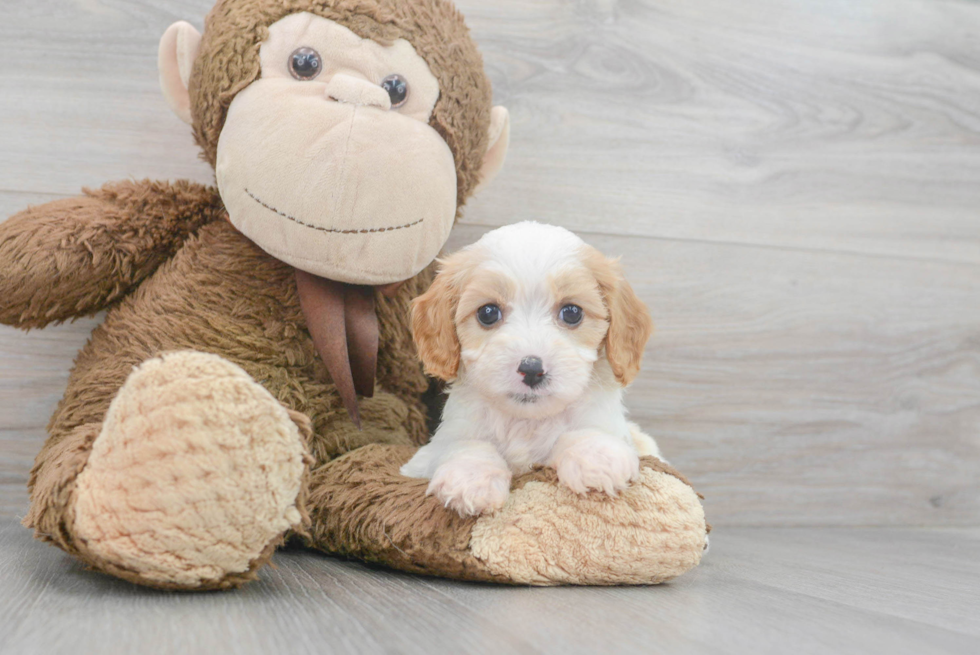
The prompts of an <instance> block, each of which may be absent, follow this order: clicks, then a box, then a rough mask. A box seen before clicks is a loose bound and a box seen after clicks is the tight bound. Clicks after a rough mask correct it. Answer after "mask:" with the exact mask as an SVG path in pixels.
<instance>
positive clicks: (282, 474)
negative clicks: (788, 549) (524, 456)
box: [0, 0, 705, 590]
mask: <svg viewBox="0 0 980 655" xmlns="http://www.w3.org/2000/svg"><path fill="white" fill-rule="evenodd" d="M159 56H160V80H161V84H162V87H163V91H164V95H165V96H166V99H167V101H168V102H169V104H170V106H171V107H172V108H173V110H174V111H175V112H176V113H177V115H178V116H180V117H181V118H182V119H183V120H185V121H186V122H187V123H189V124H190V125H191V126H192V127H193V131H194V137H195V139H196V141H197V143H198V144H199V146H200V147H201V149H202V151H203V157H204V158H205V159H206V160H207V161H208V162H209V163H210V164H211V165H212V166H213V167H214V170H215V179H216V187H215V188H211V187H204V186H201V185H198V184H193V183H190V182H186V181H180V182H174V183H167V182H151V181H143V182H133V181H126V182H117V183H111V184H107V185H106V186H104V187H102V188H101V189H99V190H95V191H90V190H89V191H86V192H85V194H84V195H83V196H80V197H77V198H71V199H65V200H58V201H55V202H51V203H48V204H45V205H41V206H38V207H32V208H29V209H27V210H26V211H23V212H21V213H20V214H17V215H15V216H13V217H11V218H10V219H8V220H7V221H6V222H4V223H2V224H0V321H2V322H3V323H5V324H8V325H13V326H16V327H20V328H24V329H28V328H40V327H44V326H45V325H48V324H50V323H52V322H58V321H65V320H69V319H72V318H75V317H78V316H84V315H91V314H94V313H96V312H99V311H101V310H108V313H107V315H106V318H105V321H104V323H103V324H102V325H101V326H100V327H98V328H97V329H96V330H95V331H94V332H93V334H92V337H91V340H90V341H89V342H88V344H87V345H86V346H85V348H84V350H82V352H81V353H80V354H79V355H78V358H77V359H76V361H75V365H74V368H73V370H72V373H71V376H70V380H69V382H68V387H67V390H66V392H65V396H64V398H63V399H62V401H61V403H60V404H59V405H58V408H57V410H56V411H55V413H54V416H53V417H52V418H51V422H50V424H49V427H48V434H49V436H48V439H47V441H46V443H45V444H44V446H43V447H42V449H41V452H40V454H39V455H38V456H37V460H36V463H35V466H34V468H33V471H32V472H31V477H30V482H29V488H30V494H31V506H30V510H29V513H28V515H27V517H26V518H25V520H24V523H25V525H26V526H28V527H31V528H33V529H34V531H35V534H36V536H37V537H38V538H39V539H41V540H44V541H47V542H50V543H52V544H54V545H56V546H58V547H60V548H62V549H63V550H65V551H66V552H68V553H70V554H71V555H73V556H75V557H77V558H78V559H80V560H81V561H83V562H84V563H86V564H87V565H88V566H90V567H91V568H93V569H96V570H98V571H101V572H104V573H106V574H109V575H113V576H117V577H119V578H123V579H125V580H128V581H131V582H134V583H138V584H143V585H148V586H153V587H160V588H167V589H189V590H193V589H216V588H229V587H235V586H238V585H240V584H242V583H244V582H247V581H249V580H252V579H254V578H255V577H256V572H257V571H258V570H259V569H260V568H261V567H262V566H263V565H264V564H266V563H267V562H268V561H269V559H270V558H271V556H272V553H273V551H274V550H275V549H276V548H277V547H278V546H280V545H281V544H283V543H284V542H285V541H286V540H287V539H293V540H300V541H301V542H302V543H304V544H306V545H308V546H310V547H313V548H317V549H321V550H323V551H325V552H328V553H334V554H339V555H343V556H353V557H358V558H362V559H364V560H368V561H372V562H377V563H382V564H385V565H388V566H391V567H394V568H398V569H402V570H405V571H412V572H417V573H424V574H432V575H440V576H447V577H452V578H458V579H466V580H484V581H496V582H504V583H521V584H563V583H571V584H621V583H643V584H645V583H656V582H660V581H663V580H667V579H670V578H673V577H675V576H677V575H679V574H681V573H683V572H684V571H687V570H688V569H690V568H691V567H693V566H695V565H696V564H697V563H698V562H699V560H700V557H701V553H702V550H703V547H704V543H705V522H704V513H703V511H702V507H701V504H700V502H699V500H698V496H697V494H696V493H695V492H694V491H693V489H692V488H691V486H690V485H689V484H688V482H687V481H686V480H685V479H684V478H683V477H682V476H681V475H680V474H678V473H676V472H675V471H673V470H672V469H670V468H669V467H668V466H667V465H665V464H664V463H663V462H660V461H658V460H655V459H652V458H645V459H644V460H643V462H642V466H643V469H642V474H641V476H640V479H639V480H638V481H637V482H635V483H634V484H633V486H632V487H631V488H630V489H629V490H628V491H627V492H625V493H623V494H621V495H620V496H619V497H617V498H608V497H605V496H601V495H599V494H596V495H594V496H593V495H591V494H590V495H583V496H578V495H576V494H574V493H572V492H571V491H570V490H568V489H567V488H564V487H562V486H559V485H558V484H557V480H556V476H555V474H554V472H553V471H550V470H537V471H533V472H531V473H529V474H527V475H524V476H522V477H517V478H516V479H515V481H514V486H513V492H512V494H511V496H510V500H509V501H508V503H507V505H506V506H505V507H504V508H503V509H502V510H500V511H498V512H496V513H494V514H491V515H485V516H482V517H469V518H462V517H460V516H459V515H457V514H456V513H455V512H453V511H450V510H447V509H445V508H444V507H442V506H441V505H440V504H439V502H438V501H437V500H436V499H435V498H433V497H427V496H426V495H425V490H426V481H425V480H413V479H408V478H404V477H402V476H401V475H399V473H398V469H399V466H400V465H401V464H403V463H404V462H406V461H407V460H408V459H409V458H410V457H411V455H412V453H413V452H414V450H415V448H416V447H417V446H418V445H419V444H422V443H424V442H425V440H426V438H427V430H426V412H425V407H424V405H423V403H422V396H423V393H424V392H425V391H426V390H427V389H428V387H429V382H428V380H427V379H426V377H425V376H424V374H423V372H422V368H421V365H420V363H419V361H418V358H417V354H416V351H415V347H414V345H413V342H412V337H411V333H410V329H409V323H410V321H409V317H410V311H409V308H410V301H411V299H412V298H413V297H415V296H417V295H419V294H420V293H422V292H423V291H424V290H425V289H426V287H427V285H428V284H429V282H430V281H431V278H432V266H431V264H432V262H433V260H434V258H435V257H436V255H437V254H438V253H439V251H440V249H441V248H442V247H443V245H444V244H445V242H446V239H447V237H448V234H449V231H450V229H451V228H452V225H453V223H454V222H455V220H456V218H457V217H458V213H459V209H460V207H461V206H462V205H463V203H464V201H465V200H466V199H467V198H468V197H469V196H470V195H471V194H472V193H473V192H474V191H475V190H476V189H477V188H478V186H479V185H480V184H482V183H485V182H487V181H488V180H489V179H490V178H491V177H492V176H493V175H494V173H496V171H497V170H498V169H499V168H500V166H501V164H502V162H503V159H504V154H505V152H506V150H507V144H508V132H509V126H508V115H507V111H506V110H505V109H503V108H502V107H492V105H491V90H490V84H489V81H488V80H487V77H486V75H485V73H484V71H483V64H482V59H481V57H480V55H479V53H478V51H477V49H476V47H475V45H474V43H473V41H472V40H471V38H470V36H469V33H468V30H467V28H466V26H465V24H464V22H463V19H462V17H461V16H460V15H459V13H458V12H457V11H456V9H455V8H454V7H453V5H452V4H450V3H449V2H448V1H447V0H218V2H217V4H216V5H215V7H214V9H213V10H212V11H211V13H210V14H209V16H208V17H207V19H206V22H205V29H204V33H203V35H202V34H199V33H198V32H197V30H195V29H194V28H193V27H192V26H191V25H190V24H188V23H183V22H181V23H177V24H175V25H173V26H171V27H170V29H168V30H167V32H166V34H165V35H164V36H163V39H162V41H161V44H160V51H159Z"/></svg>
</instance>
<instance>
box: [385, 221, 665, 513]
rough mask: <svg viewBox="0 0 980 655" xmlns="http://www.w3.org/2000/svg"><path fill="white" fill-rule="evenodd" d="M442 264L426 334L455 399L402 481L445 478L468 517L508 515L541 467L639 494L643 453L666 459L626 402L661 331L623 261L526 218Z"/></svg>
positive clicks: (419, 315)
mask: <svg viewBox="0 0 980 655" xmlns="http://www.w3.org/2000/svg"><path fill="white" fill-rule="evenodd" d="M441 264H442V265H441V269H440V271H439V274H438V275H437V276H436V278H435V281H434V282H433V284H432V286H431V287H430V288H429V290H428V291H427V292H426V293H425V294H423V295H421V296H419V297H418V298H417V299H416V300H415V301H414V303H413V306H412V329H413V332H414V336H415V341H416V344H417V345H418V351H419V356H420V357H421V359H422V362H423V364H424V365H425V369H426V371H427V372H428V373H429V374H430V375H433V376H435V377H438V378H441V379H443V380H446V381H448V382H450V383H451V386H450V391H449V398H448V400H447V402H446V406H445V409H444V411H443V420H442V424H441V425H440V426H439V428H438V429H437V430H436V432H435V434H434V435H433V436H432V439H431V441H430V442H429V444H428V445H426V446H424V447H422V448H421V449H420V450H419V451H418V452H417V453H416V454H415V456H414V457H412V459H411V460H410V461H409V462H408V463H407V464H405V465H404V466H403V467H402V468H401V472H402V474H403V475H406V476H409V477H414V478H429V479H431V480H432V482H431V483H430V484H429V487H428V493H429V494H431V495H435V496H436V497H437V498H439V500H441V501H442V502H443V504H445V506H446V507H449V508H451V509H454V510H456V511H457V512H458V513H459V514H461V515H464V516H466V515H477V514H481V513H483V512H488V511H492V510H495V509H497V508H499V507H501V506H502V505H503V504H504V502H505V501H506V500H507V495H508V494H509V492H510V482H511V476H512V475H513V474H515V473H521V472H525V471H528V470H530V469H531V467H533V466H535V465H545V466H551V467H554V468H555V469H556V470H557V472H558V479H559V480H560V481H561V482H562V483H563V484H565V485H567V486H568V487H569V488H570V489H572V490H573V491H575V492H577V493H585V492H586V491H588V490H590V489H594V490H599V491H602V492H605V493H606V494H609V495H611V496H615V495H616V494H617V492H619V491H621V490H623V489H625V488H626V487H627V486H628V485H629V483H630V481H631V480H633V479H634V478H636V477H637V475H639V456H643V455H655V456H659V455H660V452H659V450H658V448H657V445H656V443H655V442H654V440H653V439H652V438H650V437H649V436H647V435H645V434H643V433H642V432H640V430H639V428H638V426H637V425H636V424H634V423H631V422H629V421H628V420H627V419H626V408H625V407H624V406H623V387H625V386H626V385H628V384H629V383H630V382H632V381H633V378H635V377H636V374H637V373H638V372H639V370H640V360H641V358H642V356H643V348H644V346H645V345H646V342H647V339H649V337H650V333H651V332H652V330H653V324H652V322H651V320H650V316H649V314H648V313H647V309H646V307H645V306H644V304H643V303H642V302H641V301H640V300H639V298H637V297H636V294H635V293H634V292H633V289H632V288H631V287H630V285H629V284H627V282H626V280H625V279H623V274H622V271H621V270H620V267H619V265H618V263H617V262H616V261H613V260H610V259H607V258H606V257H604V256H603V255H602V254H601V253H599V251H597V250H596V249H594V248H592V247H590V246H588V245H586V244H585V242H583V241H582V240H581V239H580V238H578V237H577V236H575V235H574V234H572V233H571V232H569V231H568V230H566V229H563V228H560V227H555V226H552V225H542V224H540V223H534V222H524V223H517V224H515V225H510V226H507V227H503V228H500V229H498V230H494V231H492V232H489V233H488V234H486V235H484V237H483V238H482V239H480V240H479V241H477V242H476V243H474V244H473V245H471V246H468V247H466V248H463V249H462V250H460V251H459V252H457V253H455V254H453V255H451V256H450V257H448V258H446V259H445V260H444V261H442V262H441Z"/></svg>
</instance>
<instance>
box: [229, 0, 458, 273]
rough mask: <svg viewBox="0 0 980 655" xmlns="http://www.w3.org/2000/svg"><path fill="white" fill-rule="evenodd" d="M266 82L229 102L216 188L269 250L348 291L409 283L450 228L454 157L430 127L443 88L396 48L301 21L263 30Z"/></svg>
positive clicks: (329, 24)
mask: <svg viewBox="0 0 980 655" xmlns="http://www.w3.org/2000/svg"><path fill="white" fill-rule="evenodd" d="M259 52H260V54H259V57H260V61H261V65H262V73H261V76H260V78H259V79H257V80H256V81H254V82H252V84H250V85H249V86H248V87H246V88H245V89H244V90H243V91H241V92H240V93H239V94H238V95H237V96H236V97H235V99H234V100H233V101H232V103H231V105H230V107H229V109H228V115H227V117H226V119H225V125H224V129H223V130H222V132H221V136H220V139H219V141H218V149H217V162H216V166H215V170H216V174H217V181H218V188H219V191H220V192H221V197H222V199H223V201H224V203H225V206H226V207H227V209H228V214H229V216H230V218H231V221H232V223H233V224H234V225H235V226H236V227H237V228H238V229H239V230H241V231H242V233H244V234H245V236H247V237H249V238H250V239H251V240H252V241H254V242H255V243H256V244H257V245H259V246H260V247H261V248H262V249H263V250H265V251H266V252H268V253H269V254H271V255H273V256H275V257H276V258H278V259H281V260H282V261H285V262H286V263H288V264H291V265H293V266H295V267H297V268H300V269H303V270H306V271H308V272H310V273H314V274H316V275H320V276H323V277H328V278H330V279H334V280H339V281H342V282H350V283H354V284H385V283H390V282H397V281H401V280H404V279H407V278H409V277H412V276H413V275H415V274H416V273H418V272H419V271H421V270H422V269H423V268H424V267H425V266H426V265H428V264H429V262H431V261H432V260H433V258H434V257H435V256H436V255H437V254H438V252H439V250H440V249H441V248H442V246H443V244H444V243H445V242H446V239H447V238H448V236H449V231H450V228H451V227H452V224H453V221H454V218H455V215H456V168H455V164H454V161H453V154H452V152H451V151H450V149H449V147H448V146H447V145H446V143H445V141H443V139H442V137H441V136H440V135H439V133H438V132H436V131H435V130H434V129H433V128H432V127H430V126H429V124H428V121H429V116H430V114H431V112H432V109H433V107H434V106H435V104H436V102H437V101H438V99H439V83H438V81H437V80H436V78H435V77H434V76H433V75H432V73H431V72H430V70H429V67H428V65H427V64H426V62H425V60H424V59H422V58H421V57H420V56H419V55H417V54H416V52H415V50H414V49H413V48H412V46H411V45H410V44H409V43H408V42H407V41H405V40H402V39H399V40H397V41H395V42H393V43H391V44H389V45H381V44H379V43H376V42H374V41H372V40H369V39H362V38H361V37H359V36H357V35H356V34H354V33H353V32H351V31H350V30H349V29H347V28H346V27H343V26H341V25H339V24H337V23H335V22H333V21H330V20H327V19H325V18H321V17H319V16H314V15H312V14H308V13H299V14H292V15H290V16H287V17H286V18H283V19H282V20H280V21H278V22H276V23H275V24H273V25H272V26H270V28H269V37H268V39H267V40H266V41H265V42H263V43H262V45H261V47H260V51H259Z"/></svg>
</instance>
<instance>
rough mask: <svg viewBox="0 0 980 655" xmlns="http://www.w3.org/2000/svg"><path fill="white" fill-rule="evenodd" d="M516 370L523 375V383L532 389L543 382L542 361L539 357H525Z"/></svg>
mask: <svg viewBox="0 0 980 655" xmlns="http://www.w3.org/2000/svg"><path fill="white" fill-rule="evenodd" d="M517 372H518V373H520V374H521V375H523V376H524V384H526V385H527V386H529V387H531V388H532V389H533V388H534V387H536V386H538V385H539V384H541V383H542V382H544V362H542V361H541V358H540V357H525V358H524V359H522V360H521V365H520V366H518V367H517Z"/></svg>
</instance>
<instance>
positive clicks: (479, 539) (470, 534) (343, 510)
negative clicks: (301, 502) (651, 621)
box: [310, 446, 706, 585]
mask: <svg viewBox="0 0 980 655" xmlns="http://www.w3.org/2000/svg"><path fill="white" fill-rule="evenodd" d="M413 452H414V449H412V448H408V447H402V446H365V447H363V448H360V449H358V450H356V451H353V452H351V453H349V454H347V455H345V456H343V457H341V458H338V459H336V460H334V461H333V462H330V463H329V464H327V465H326V466H324V467H322V468H321V469H319V470H318V471H317V472H315V473H314V477H313V480H312V485H311V487H312V489H313V491H312V492H311V496H310V513H311V516H312V520H313V531H312V532H313V540H314V543H313V545H314V546H315V547H317V548H321V549H323V550H326V551H328V552H334V553H340V554H344V555H351V556H354V557H359V558H362V559H366V560H370V561H376V562H380V563H384V564H387V565H389V566H392V567H395V568H399V569H403V570H406V571H412V572H416V573H426V574H431V575H440V576H446V577H453V578H460V579H469V580H489V581H496V582H507V583H516V584H533V585H556V584H590V585H612V584H656V583H660V582H664V581H666V580H670V579H671V578H675V577H677V576H678V575H681V574H682V573H684V572H685V571H688V570H690V569H691V568H693V567H694V566H697V564H698V563H699V562H700V561H701V555H702V553H703V550H704V544H705V537H706V525H705V521H704V510H703V509H702V507H701V502H700V500H699V498H698V496H697V494H696V493H695V491H694V490H693V489H692V488H691V486H690V485H689V484H688V483H687V481H686V480H684V479H683V477H682V476H680V474H678V473H676V472H675V471H673V469H671V468H670V467H668V466H667V465H666V464H664V463H663V462H661V461H660V460H658V459H656V458H653V457H644V458H642V459H641V475H640V480H639V481H638V482H636V483H634V484H633V485H632V486H631V487H630V488H629V489H627V490H626V491H625V492H623V493H622V494H620V495H619V497H617V498H609V497H607V496H605V495H602V494H599V493H590V494H588V495H586V496H578V495H576V494H575V493H573V492H572V491H571V490H569V489H567V488H566V487H565V486H563V485H561V484H559V483H558V480H557V476H556V475H555V472H554V471H553V470H551V469H542V470H539V471H536V472H534V473H530V474H528V475H525V476H522V477H520V478H517V479H516V480H515V481H514V485H513V487H512V489H511V494H510V497H509V499H508V501H507V503H506V504H505V505H504V507H503V508H502V509H501V510H499V511H498V512H496V513H494V514H492V515H485V516H482V517H480V518H465V519H464V518H461V517H459V516H458V515H457V514H456V513H455V512H452V511H449V510H446V509H445V508H443V507H442V505H441V504H440V503H439V501H438V500H436V499H435V498H433V497H426V496H425V489H426V486H427V484H428V481H427V480H414V479H410V478H405V477H402V476H401V475H400V474H399V473H398V468H399V467H400V466H401V464H403V463H404V462H406V461H407V460H408V459H409V457H410V456H411V455H412V453H413ZM352 526H357V528H356V529H354V528H353V527H352Z"/></svg>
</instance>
